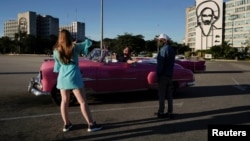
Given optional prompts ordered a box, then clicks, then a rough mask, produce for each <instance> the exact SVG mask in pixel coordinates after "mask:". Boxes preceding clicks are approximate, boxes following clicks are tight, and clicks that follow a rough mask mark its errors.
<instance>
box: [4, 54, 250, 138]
mask: <svg viewBox="0 0 250 141" xmlns="http://www.w3.org/2000/svg"><path fill="white" fill-rule="evenodd" d="M45 58H50V57H47V56H26V55H18V56H17V55H15V56H9V55H0V125H1V128H0V140H1V141H17V140H22V141H34V140H36V141H49V140H51V141H52V140H53V141H64V140H70V141H71V140H78V141H82V140H84V141H86V140H100V141H104V140H107V141H111V140H120V141H123V140H124V141H129V140H133V141H134V140H136V141H145V140H147V141H166V140H169V141H207V136H208V134H207V132H208V125H210V124H230V125H234V124H247V125H250V79H249V78H250V62H238V61H223V62H221V61H207V62H206V64H207V70H206V72H203V73H195V78H196V85H195V86H192V87H189V88H184V89H179V90H178V91H177V94H178V95H177V96H175V99H174V112H175V119H174V120H167V119H157V118H156V117H155V115H154V112H156V111H157V108H158V106H157V104H158V102H157V95H156V92H154V91H152V92H139V93H117V94H105V95H89V96H88V103H89V105H90V108H91V112H92V114H93V117H94V119H95V120H96V121H97V122H98V123H100V124H102V125H103V127H104V128H103V130H101V131H98V132H94V133H88V132H87V131H86V129H87V125H86V122H85V120H84V119H83V118H82V115H81V113H80V109H79V107H78V105H76V106H74V107H70V120H71V122H72V123H73V125H74V126H73V130H72V131H70V132H67V133H63V132H62V127H63V122H62V119H61V116H60V111H59V107H58V106H57V105H55V103H54V102H53V101H52V99H51V98H50V97H49V96H39V97H37V96H34V95H32V94H30V93H28V92H27V86H28V81H29V80H30V78H31V77H34V76H36V75H37V72H38V71H39V67H40V64H41V62H42V61H43V59H45Z"/></svg>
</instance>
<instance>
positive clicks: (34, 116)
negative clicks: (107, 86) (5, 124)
mask: <svg viewBox="0 0 250 141" xmlns="http://www.w3.org/2000/svg"><path fill="white" fill-rule="evenodd" d="M183 103H184V102H176V103H174V106H177V107H182V105H183ZM166 106H167V105H166ZM157 107H158V105H152V106H143V107H126V108H110V109H100V110H91V112H92V113H95V112H108V111H123V110H133V109H145V108H157ZM79 113H81V112H80V111H79V112H69V114H79ZM50 116H61V113H51V114H42V115H32V116H20V117H9V118H0V121H10V120H18V119H28V118H41V117H50Z"/></svg>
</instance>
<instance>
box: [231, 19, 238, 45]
mask: <svg viewBox="0 0 250 141" xmlns="http://www.w3.org/2000/svg"><path fill="white" fill-rule="evenodd" d="M229 15H230V20H231V21H232V47H234V20H235V19H236V18H237V17H236V15H234V14H232V15H231V14H229Z"/></svg>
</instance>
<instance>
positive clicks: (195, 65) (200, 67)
mask: <svg viewBox="0 0 250 141" xmlns="http://www.w3.org/2000/svg"><path fill="white" fill-rule="evenodd" d="M175 63H177V64H179V65H181V66H183V67H184V68H187V69H190V70H192V71H193V72H204V71H205V70H206V61H205V60H201V59H197V58H190V59H187V58H186V57H185V56H184V55H176V56H175Z"/></svg>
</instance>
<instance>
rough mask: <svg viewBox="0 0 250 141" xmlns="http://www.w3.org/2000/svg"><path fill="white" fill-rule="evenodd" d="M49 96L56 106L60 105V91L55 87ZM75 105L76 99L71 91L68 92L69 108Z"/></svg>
mask: <svg viewBox="0 0 250 141" xmlns="http://www.w3.org/2000/svg"><path fill="white" fill-rule="evenodd" d="M51 96H52V99H53V101H54V102H55V103H56V105H58V106H59V105H60V104H61V100H62V98H61V94H60V90H59V89H57V88H56V87H54V89H53V91H52V92H51ZM75 103H76V97H75V95H74V94H73V92H72V91H70V100H69V106H72V105H74V104H75Z"/></svg>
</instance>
